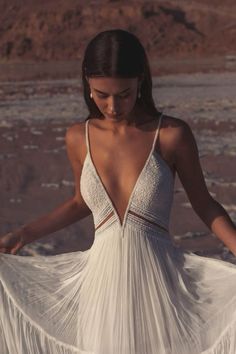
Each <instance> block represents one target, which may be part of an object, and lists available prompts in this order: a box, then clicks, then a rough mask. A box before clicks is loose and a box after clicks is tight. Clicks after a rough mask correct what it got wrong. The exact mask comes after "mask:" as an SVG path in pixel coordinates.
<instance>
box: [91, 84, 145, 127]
mask: <svg viewBox="0 0 236 354" xmlns="http://www.w3.org/2000/svg"><path fill="white" fill-rule="evenodd" d="M88 83H89V86H90V91H91V93H92V96H93V98H92V99H93V100H94V102H95V103H96V105H97V107H98V109H99V110H100V112H101V113H102V114H103V116H104V117H105V118H108V119H111V120H120V119H125V118H127V117H128V116H129V114H130V113H131V112H132V110H133V108H134V106H135V103H136V99H137V93H138V88H139V87H138V86H139V80H138V78H113V77H91V78H88Z"/></svg>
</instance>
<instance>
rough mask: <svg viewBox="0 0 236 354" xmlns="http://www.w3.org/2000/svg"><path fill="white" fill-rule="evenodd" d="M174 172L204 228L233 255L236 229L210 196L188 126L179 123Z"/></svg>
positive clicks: (235, 252) (235, 250) (222, 209)
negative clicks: (205, 226)
mask: <svg viewBox="0 0 236 354" xmlns="http://www.w3.org/2000/svg"><path fill="white" fill-rule="evenodd" d="M174 145H175V168H176V170H177V173H178V176H179V178H180V181H181V183H182V185H183V187H184V189H185V191H186V193H187V195H188V198H189V201H190V203H191V205H192V207H193V209H194V211H195V212H196V214H197V215H198V216H199V217H200V218H201V220H202V221H203V222H204V223H205V224H206V225H207V227H208V228H209V229H210V230H211V231H212V232H213V233H214V234H215V235H216V236H217V237H218V238H219V239H220V240H221V241H222V242H223V243H224V244H225V245H226V246H227V247H228V248H229V249H230V251H231V252H232V253H233V254H234V255H236V227H235V225H234V224H233V222H232V220H231V219H230V217H229V215H228V214H227V212H226V211H225V209H224V208H223V207H222V205H220V204H219V203H218V202H217V201H216V200H215V199H213V198H212V196H211V195H210V193H209V191H208V189H207V186H206V183H205V180H204V176H203V172H202V169H201V165H200V161H199V156H198V148H197V144H196V141H195V138H194V135H193V133H192V131H191V128H190V127H189V125H188V124H187V123H186V122H184V121H181V124H180V127H179V128H178V133H176V136H175V143H174Z"/></svg>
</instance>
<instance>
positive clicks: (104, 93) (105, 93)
mask: <svg viewBox="0 0 236 354" xmlns="http://www.w3.org/2000/svg"><path fill="white" fill-rule="evenodd" d="M129 89H130V87H128V88H126V89H125V90H123V91H120V92H118V93H117V94H116V95H119V94H120V93H124V92H126V91H128V90H129ZM94 91H96V92H98V93H102V94H103V95H109V93H107V92H103V91H100V90H98V89H96V88H94Z"/></svg>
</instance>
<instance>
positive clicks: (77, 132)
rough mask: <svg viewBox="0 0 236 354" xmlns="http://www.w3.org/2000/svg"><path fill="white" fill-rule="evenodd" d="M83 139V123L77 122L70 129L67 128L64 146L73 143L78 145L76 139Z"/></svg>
mask: <svg viewBox="0 0 236 354" xmlns="http://www.w3.org/2000/svg"><path fill="white" fill-rule="evenodd" d="M84 138H85V121H83V122H78V123H75V124H73V125H71V126H70V127H68V128H67V131H66V136H65V139H66V144H70V145H71V144H72V145H73V144H74V143H75V142H76V143H78V139H79V140H80V139H84Z"/></svg>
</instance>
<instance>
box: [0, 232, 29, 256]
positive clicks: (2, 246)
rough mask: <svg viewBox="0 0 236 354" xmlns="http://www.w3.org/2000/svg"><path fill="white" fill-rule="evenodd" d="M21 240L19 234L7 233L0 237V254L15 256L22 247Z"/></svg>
mask: <svg viewBox="0 0 236 354" xmlns="http://www.w3.org/2000/svg"><path fill="white" fill-rule="evenodd" d="M24 245H25V244H24V242H23V238H22V236H21V235H20V234H17V233H14V232H9V233H8V234H6V235H4V236H2V237H0V252H2V253H10V254H17V252H18V251H19V250H20V249H21V248H22V247H24Z"/></svg>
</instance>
